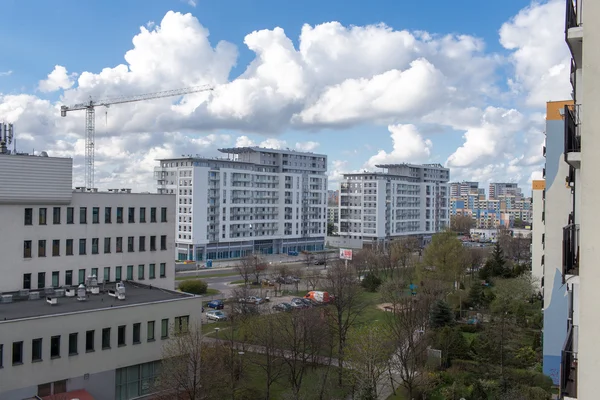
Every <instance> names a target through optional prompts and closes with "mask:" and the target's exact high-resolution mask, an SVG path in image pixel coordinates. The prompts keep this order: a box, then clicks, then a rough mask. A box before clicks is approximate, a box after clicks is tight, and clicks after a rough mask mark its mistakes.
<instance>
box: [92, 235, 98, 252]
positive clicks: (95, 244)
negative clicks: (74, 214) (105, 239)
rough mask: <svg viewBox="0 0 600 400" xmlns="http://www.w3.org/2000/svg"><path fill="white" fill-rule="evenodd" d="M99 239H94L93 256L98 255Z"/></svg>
mask: <svg viewBox="0 0 600 400" xmlns="http://www.w3.org/2000/svg"><path fill="white" fill-rule="evenodd" d="M98 242H99V239H98V238H92V254H98Z"/></svg>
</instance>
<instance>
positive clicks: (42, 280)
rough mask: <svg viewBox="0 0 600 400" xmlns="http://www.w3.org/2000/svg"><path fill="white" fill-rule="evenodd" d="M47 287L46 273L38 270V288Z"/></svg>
mask: <svg viewBox="0 0 600 400" xmlns="http://www.w3.org/2000/svg"><path fill="white" fill-rule="evenodd" d="M45 287H46V273H45V272H38V289H43V288H45Z"/></svg>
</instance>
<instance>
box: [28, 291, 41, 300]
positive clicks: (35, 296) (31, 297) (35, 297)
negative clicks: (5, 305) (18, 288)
mask: <svg viewBox="0 0 600 400" xmlns="http://www.w3.org/2000/svg"><path fill="white" fill-rule="evenodd" d="M39 299H40V292H29V300H39Z"/></svg>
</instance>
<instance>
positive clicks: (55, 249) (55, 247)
mask: <svg viewBox="0 0 600 400" xmlns="http://www.w3.org/2000/svg"><path fill="white" fill-rule="evenodd" d="M58 256H60V239H54V240H52V257H58Z"/></svg>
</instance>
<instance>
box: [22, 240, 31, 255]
mask: <svg viewBox="0 0 600 400" xmlns="http://www.w3.org/2000/svg"><path fill="white" fill-rule="evenodd" d="M23 258H31V240H25V241H24V242H23Z"/></svg>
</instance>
